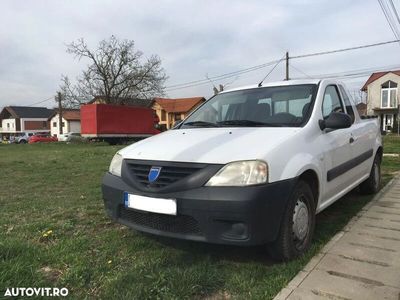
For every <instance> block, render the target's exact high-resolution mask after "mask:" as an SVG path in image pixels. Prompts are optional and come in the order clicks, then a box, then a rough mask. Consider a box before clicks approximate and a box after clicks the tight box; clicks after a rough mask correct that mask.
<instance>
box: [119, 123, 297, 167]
mask: <svg viewBox="0 0 400 300" xmlns="http://www.w3.org/2000/svg"><path fill="white" fill-rule="evenodd" d="M299 130H300V128H287V127H286V128H275V127H273V128H271V127H268V128H265V127H260V128H196V129H178V130H169V131H166V132H164V133H161V134H158V135H155V136H153V137H150V138H147V139H145V140H142V141H140V142H137V143H135V144H132V145H130V146H128V147H126V148H124V149H122V150H120V151H119V153H120V154H121V155H122V157H123V158H125V159H142V160H158V161H160V160H161V161H175V162H197V163H215V164H226V163H228V162H232V161H239V160H250V159H266V158H267V156H268V155H267V154H268V152H269V151H271V150H272V149H274V148H275V147H276V146H278V145H279V144H281V143H282V142H283V141H285V140H287V139H288V138H290V137H291V136H293V135H294V134H296V132H298V131H299Z"/></svg>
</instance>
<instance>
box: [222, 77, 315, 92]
mask: <svg viewBox="0 0 400 300" xmlns="http://www.w3.org/2000/svg"><path fill="white" fill-rule="evenodd" d="M320 81H321V79H296V80H282V81H274V82H265V83H263V84H262V86H261V87H259V86H258V84H252V85H246V86H241V87H237V88H233V89H228V90H225V91H223V92H221V94H222V93H227V92H233V91H239V90H247V89H255V88H263V87H269V86H287V85H298V84H318V83H319V82H320Z"/></svg>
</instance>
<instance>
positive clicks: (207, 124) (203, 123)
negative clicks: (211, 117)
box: [183, 121, 219, 127]
mask: <svg viewBox="0 0 400 300" xmlns="http://www.w3.org/2000/svg"><path fill="white" fill-rule="evenodd" d="M183 125H188V126H195V127H219V125H218V124H216V123H212V122H206V121H193V122H187V123H183Z"/></svg>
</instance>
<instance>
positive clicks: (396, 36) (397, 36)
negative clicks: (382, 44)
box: [378, 0, 400, 45]
mask: <svg viewBox="0 0 400 300" xmlns="http://www.w3.org/2000/svg"><path fill="white" fill-rule="evenodd" d="M378 2H379V5H380V7H381V9H382V12H383V14H384V16H385V18H386V21H387V22H388V24H389V27H390V29H391V30H392V32H393V34H394V36H395V38H396V39H400V34H399V33H398V32H397V28H396V27H395V25H394V24H393V23H392V20H391V18H390V15H389V12H388V11H387V9H386V6H385V5H384V3H383V1H382V0H378ZM399 45H400V43H399Z"/></svg>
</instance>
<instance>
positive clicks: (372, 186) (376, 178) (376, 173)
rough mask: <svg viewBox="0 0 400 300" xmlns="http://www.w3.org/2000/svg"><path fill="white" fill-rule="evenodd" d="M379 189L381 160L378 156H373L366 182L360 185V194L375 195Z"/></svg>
mask: <svg viewBox="0 0 400 300" xmlns="http://www.w3.org/2000/svg"><path fill="white" fill-rule="evenodd" d="M380 187H381V159H380V157H379V155H378V154H376V155H375V159H374V162H373V164H372V167H371V172H370V173H369V177H368V179H367V180H365V181H364V182H362V183H361V184H360V193H362V194H366V195H368V194H375V193H377V192H378V191H379V189H380Z"/></svg>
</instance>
